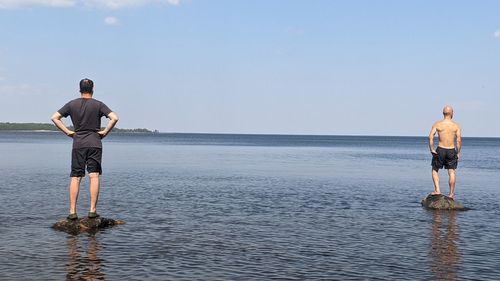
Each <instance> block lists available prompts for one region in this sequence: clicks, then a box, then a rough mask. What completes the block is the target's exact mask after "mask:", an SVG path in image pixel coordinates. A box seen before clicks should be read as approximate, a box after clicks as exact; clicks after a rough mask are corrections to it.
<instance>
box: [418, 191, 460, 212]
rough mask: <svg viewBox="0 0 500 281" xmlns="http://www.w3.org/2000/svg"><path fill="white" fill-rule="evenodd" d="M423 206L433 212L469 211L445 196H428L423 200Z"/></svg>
mask: <svg viewBox="0 0 500 281" xmlns="http://www.w3.org/2000/svg"><path fill="white" fill-rule="evenodd" d="M422 206H423V207H425V208H427V209H432V210H456V211H467V210H469V209H468V208H466V207H465V206H464V205H463V204H462V203H460V202H457V201H455V200H453V199H451V198H450V197H448V196H446V195H443V194H435V195H433V194H429V195H427V197H425V198H424V199H422Z"/></svg>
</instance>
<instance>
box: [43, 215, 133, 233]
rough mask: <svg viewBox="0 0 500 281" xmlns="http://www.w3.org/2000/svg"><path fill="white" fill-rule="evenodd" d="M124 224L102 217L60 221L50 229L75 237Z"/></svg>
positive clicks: (120, 221)
mask: <svg viewBox="0 0 500 281" xmlns="http://www.w3.org/2000/svg"><path fill="white" fill-rule="evenodd" d="M120 224H125V222H124V221H122V220H113V219H107V218H103V217H97V218H93V219H89V218H87V217H85V218H81V219H76V220H68V219H64V220H60V221H58V222H56V223H55V224H54V225H52V228H53V229H55V230H59V231H64V232H66V233H69V234H73V235H77V234H80V233H84V232H88V233H96V232H97V231H99V230H101V229H104V228H108V227H113V226H115V225H120Z"/></svg>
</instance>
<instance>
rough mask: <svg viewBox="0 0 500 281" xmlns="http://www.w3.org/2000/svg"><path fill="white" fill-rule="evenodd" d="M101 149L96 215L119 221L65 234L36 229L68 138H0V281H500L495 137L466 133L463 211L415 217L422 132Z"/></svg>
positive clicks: (60, 210)
mask: <svg viewBox="0 0 500 281" xmlns="http://www.w3.org/2000/svg"><path fill="white" fill-rule="evenodd" d="M104 145H105V147H104V159H103V165H104V175H103V177H102V189H101V195H100V199H99V200H100V201H99V212H100V213H101V214H102V215H103V216H106V217H111V218H117V219H123V220H125V221H127V224H126V225H123V226H118V227H115V228H113V229H108V230H105V231H102V232H100V233H98V234H96V235H79V236H71V235H68V234H65V233H62V232H56V231H54V230H52V229H51V228H50V226H51V225H52V224H53V223H54V222H55V221H57V220H58V219H60V218H63V217H65V216H66V215H67V214H66V213H67V208H68V206H67V205H68V203H67V200H68V194H67V183H68V180H69V178H68V175H69V163H70V149H71V144H70V139H66V138H65V137H64V136H61V135H60V134H56V133H6V132H2V133H0V155H1V160H0V173H1V176H2V180H1V181H0V191H1V196H0V198H1V199H0V237H1V238H2V242H0V280H64V279H66V280H80V279H82V280H92V279H94V280H500V266H499V265H500V221H499V215H500V206H499V198H500V189H499V186H500V173H499V171H500V139H491V138H490V139H480V138H469V139H467V138H466V139H464V148H463V152H462V161H461V162H460V164H459V170H458V184H457V194H456V196H457V200H460V201H462V202H463V203H464V204H465V205H466V206H468V207H471V208H473V210H471V211H468V212H461V213H455V212H432V211H426V210H424V209H422V208H421V207H420V200H421V199H422V198H423V197H424V196H426V195H427V194H428V193H429V192H430V191H432V189H433V188H432V182H431V179H430V169H431V168H430V156H429V153H428V149H427V144H426V139H425V138H413V137H335V136H261V135H197V134H155V135H126V134H123V135H119V134H115V135H111V136H110V137H109V138H108V139H106V140H105V144H104ZM441 175H442V185H443V186H444V187H445V188H444V190H445V191H447V187H446V180H447V178H446V176H445V173H444V172H441ZM87 185H88V181H87V180H86V181H84V185H83V186H82V189H81V193H80V198H79V201H78V210H79V214H80V215H81V216H84V215H85V214H86V212H87V209H88V204H89V194H88V187H87Z"/></svg>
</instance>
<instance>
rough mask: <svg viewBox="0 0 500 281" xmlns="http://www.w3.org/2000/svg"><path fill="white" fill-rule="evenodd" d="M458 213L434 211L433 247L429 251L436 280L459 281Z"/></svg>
mask: <svg viewBox="0 0 500 281" xmlns="http://www.w3.org/2000/svg"><path fill="white" fill-rule="evenodd" d="M456 215H457V212H454V211H433V212H432V217H433V224H432V236H431V247H430V251H429V257H430V266H431V270H432V272H433V273H434V276H435V277H436V280H446V281H449V280H457V279H459V278H458V276H457V271H458V264H459V261H460V251H459V249H458V247H457V242H458V241H457V240H458V231H457V224H456Z"/></svg>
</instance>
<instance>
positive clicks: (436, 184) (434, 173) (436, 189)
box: [431, 169, 441, 195]
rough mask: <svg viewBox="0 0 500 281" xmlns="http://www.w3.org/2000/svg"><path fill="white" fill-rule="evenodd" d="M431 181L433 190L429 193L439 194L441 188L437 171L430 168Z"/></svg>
mask: <svg viewBox="0 0 500 281" xmlns="http://www.w3.org/2000/svg"><path fill="white" fill-rule="evenodd" d="M432 181H433V182H434V192H432V193H431V194H433V195H434V194H441V189H440V188H439V172H438V171H436V170H434V169H432Z"/></svg>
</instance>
